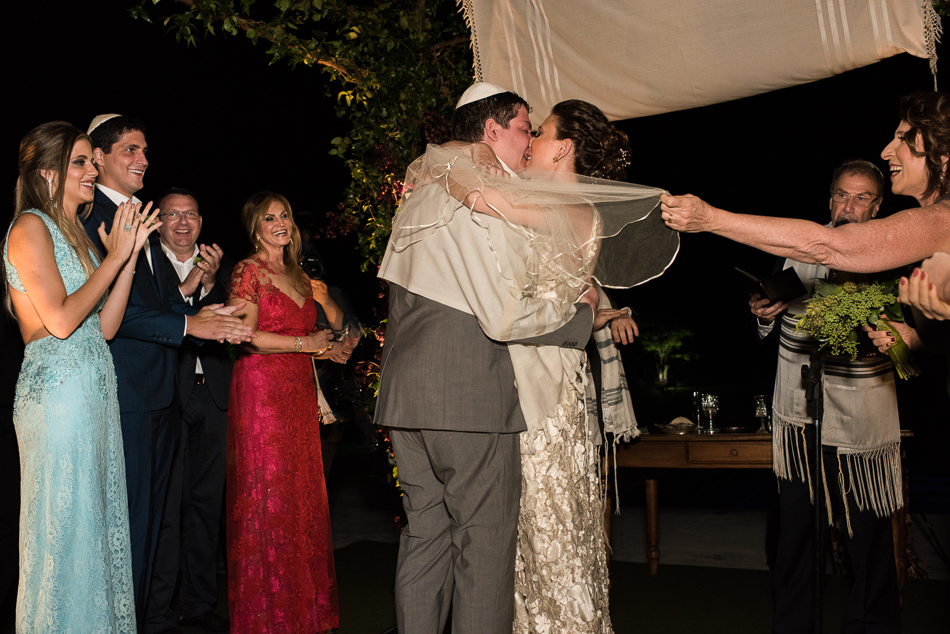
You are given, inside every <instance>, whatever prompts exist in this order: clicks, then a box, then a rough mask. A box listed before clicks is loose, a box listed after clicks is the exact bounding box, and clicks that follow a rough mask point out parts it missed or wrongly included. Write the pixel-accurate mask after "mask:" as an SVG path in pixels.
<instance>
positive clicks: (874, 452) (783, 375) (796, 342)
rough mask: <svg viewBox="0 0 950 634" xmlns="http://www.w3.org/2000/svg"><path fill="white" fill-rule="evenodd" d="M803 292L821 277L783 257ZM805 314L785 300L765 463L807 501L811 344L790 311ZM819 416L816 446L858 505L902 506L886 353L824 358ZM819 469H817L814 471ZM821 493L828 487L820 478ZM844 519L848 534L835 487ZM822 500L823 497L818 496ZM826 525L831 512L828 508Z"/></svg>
mask: <svg viewBox="0 0 950 634" xmlns="http://www.w3.org/2000/svg"><path fill="white" fill-rule="evenodd" d="M789 267H791V268H794V269H795V270H796V272H798V275H799V277H801V279H802V282H803V283H804V285H805V288H806V289H807V290H808V295H807V296H806V297H810V296H811V293H812V290H813V288H814V284H815V280H816V279H820V278H824V277H826V276H827V275H828V269H827V268H825V267H823V266H820V265H817V264H801V263H799V262H793V261H791V260H789V261H787V262H786V266H785V268H789ZM804 312H805V302H804V301H803V299H798V300H795V301H793V302H791V303H790V304H789V308H788V310H787V311H786V312H785V314H784V315H783V316H782V319H781V322H780V325H779V327H780V328H781V331H780V332H779V359H778V369H777V372H776V375H775V392H774V396H773V431H772V449H773V451H772V456H773V457H772V460H773V469H774V471H775V474H776V475H777V476H778V477H779V478H784V479H792V478H796V479H798V480H800V481H802V482H807V483H808V486H809V491H810V492H811V495H812V501H814V490H813V488H812V477H813V476H812V474H811V472H810V468H809V466H808V460H807V456H806V455H805V451H806V448H805V443H804V426H805V425H811V424H813V423H814V414H813V411H812V410H811V409H810V408H809V407H807V405H806V401H805V386H804V381H803V379H802V376H801V367H802V366H803V365H807V364H808V363H809V353H810V352H811V350H812V349H813V347H814V346H815V345H816V344H817V342H816V341H815V340H814V339H813V338H812V337H810V336H809V335H807V334H805V333H803V332H798V331H796V330H795V325H796V323H797V320H796V319H795V318H794V316H795V315H801V314H803V313H804ZM822 390H823V392H824V417H823V419H822V430H821V444H822V445H823V446H830V447H836V448H837V454H838V480H839V483H842V482H843V467H844V465H843V464H842V461H843V462H844V463H846V465H847V467H848V471H849V473H850V474H851V488H852V493H853V495H854V498H855V501H856V503H857V505H858V508H859V509H860V510H862V511H864V510H868V509H871V510H873V511H874V513H875V514H876V515H877V516H879V517H885V516H888V515H890V514H892V513H893V512H894V511H896V510H897V509H899V508H900V507H901V506H903V497H902V494H901V472H900V420H899V416H898V411H897V392H896V388H895V384H894V373H893V366H892V365H891V362H890V360H888V358H887V357H886V356H872V357H867V358H858V359H857V360H854V361H852V360H851V358H850V357H849V356H826V357H825V358H824V371H823V373H822ZM819 471H820V472H821V473H822V474H823V473H824V470H823V469H819ZM822 482H823V484H824V489H825V495H826V496H827V495H828V486H827V483H825V482H824V478H822ZM840 490H841V491H842V497H843V500H842V502H843V505H844V509H845V520H846V522H847V526H848V532H849V534H850V533H851V523H850V515H849V513H848V500H847V495H845V491H844V487H843V486H841V487H840ZM826 499H827V497H826ZM828 509H829V510H828V515H829V518H828V519H829V522H830V521H831V510H830V507H828Z"/></svg>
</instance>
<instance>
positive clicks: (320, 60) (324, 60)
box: [177, 0, 350, 79]
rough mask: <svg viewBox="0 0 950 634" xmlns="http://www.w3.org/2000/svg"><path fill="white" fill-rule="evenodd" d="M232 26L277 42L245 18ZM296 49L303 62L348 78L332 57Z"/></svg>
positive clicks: (189, 0) (185, 0)
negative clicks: (328, 69) (327, 68)
mask: <svg viewBox="0 0 950 634" xmlns="http://www.w3.org/2000/svg"><path fill="white" fill-rule="evenodd" d="M177 2H179V3H180V4H183V5H185V6H187V7H188V8H189V9H193V8H194V6H195V0H177ZM215 17H216V18H217V19H218V20H219V21H221V22H224V20H225V18H226V17H227V16H226V15H225V14H224V13H223V12H220V11H219V12H218V13H217V15H216V16H215ZM234 26H235V27H237V28H239V29H241V30H242V31H253V32H254V33H255V34H256V35H257V37H259V38H260V39H262V40H265V41H268V42H270V43H272V44H276V43H277V42H276V41H275V40H274V38H273V37H270V36H268V35H265V34H264V33H262V32H261V31H260V30H259V29H258V28H257V27H256V26H255V25H254V24H253V23H252V22H251V21H250V20H248V19H247V18H238V20H237V22H236V23H235V24H234ZM296 48H298V49H300V51H301V52H302V53H303V59H304V60H309V61H310V62H311V63H314V64H319V65H321V66H328V67H330V68H332V69H333V70H335V71H336V72H338V73H340V74H341V75H343V77H345V78H347V79H349V78H350V73H349V72H348V71H347V70H346V68H345V67H344V66H343V65H342V64H341V63H340V62H338V61H337V60H335V59H333V58H332V57H318V56H316V55H314V54H313V53H311V52H309V51H307V49H305V48H304V47H302V46H299V45H298V46H297V47H296Z"/></svg>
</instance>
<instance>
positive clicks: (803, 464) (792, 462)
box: [772, 416, 815, 504]
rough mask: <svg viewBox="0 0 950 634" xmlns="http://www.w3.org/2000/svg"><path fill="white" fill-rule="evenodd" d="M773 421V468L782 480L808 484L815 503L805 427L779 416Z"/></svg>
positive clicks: (812, 500)
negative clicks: (793, 480)
mask: <svg viewBox="0 0 950 634" xmlns="http://www.w3.org/2000/svg"><path fill="white" fill-rule="evenodd" d="M773 418H774V420H773V423H772V470H773V471H774V472H775V475H776V476H778V477H779V478H780V479H782V480H792V479H795V480H799V481H801V482H805V483H807V484H808V498H809V499H810V500H811V503H812V504H814V503H815V489H814V487H813V486H812V481H811V467H809V465H808V456H807V455H806V451H807V447H806V445H805V427H804V426H803V425H796V424H795V423H792V422H790V421H788V420H785V419H784V418H781V417H779V416H773Z"/></svg>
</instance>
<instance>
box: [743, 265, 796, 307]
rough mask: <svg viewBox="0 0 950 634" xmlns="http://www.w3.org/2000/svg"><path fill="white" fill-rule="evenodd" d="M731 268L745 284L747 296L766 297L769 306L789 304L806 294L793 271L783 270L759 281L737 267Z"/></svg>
mask: <svg viewBox="0 0 950 634" xmlns="http://www.w3.org/2000/svg"><path fill="white" fill-rule="evenodd" d="M733 268H734V269H735V271H736V273H738V274H739V276H740V277H741V278H742V281H743V282H744V283H745V287H746V290H748V291H749V295H754V294H755V293H758V294H759V295H761V296H762V297H767V298H768V300H769V303H770V304H774V303H775V302H789V301H791V300H793V299H796V298H798V297H801V296H802V295H804V294H806V293H807V292H808V291H807V290H806V289H805V285H804V284H802V280H801V278H799V277H798V273H796V272H795V269H783V270H782V271H780V272H778V273H776V274H775V275H770V276H768V277H765V278H762V279H761V280H760V279H758V278H757V277H755V276H754V275H751V274H749V273H746V272H745V271H743V270H742V269H740V268H739V267H733Z"/></svg>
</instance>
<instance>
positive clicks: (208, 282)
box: [195, 244, 224, 293]
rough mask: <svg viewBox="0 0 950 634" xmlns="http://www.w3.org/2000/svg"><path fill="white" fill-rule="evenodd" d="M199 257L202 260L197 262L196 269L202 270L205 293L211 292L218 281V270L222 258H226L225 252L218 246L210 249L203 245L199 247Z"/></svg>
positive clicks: (214, 245) (202, 283) (212, 246)
mask: <svg viewBox="0 0 950 634" xmlns="http://www.w3.org/2000/svg"><path fill="white" fill-rule="evenodd" d="M198 257H200V258H201V259H200V260H198V261H197V262H195V268H196V269H199V270H201V285H202V286H204V289H205V292H206V293H208V292H210V291H211V289H212V287H213V286H214V283H215V281H216V278H215V276H216V275H217V274H218V268H219V267H220V266H221V258H223V257H224V251H223V250H222V249H221V247H219V246H218V245H216V244H212V245H211V246H210V247H209V246H207V245H204V244H202V245H201V246H200V247H198Z"/></svg>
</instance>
